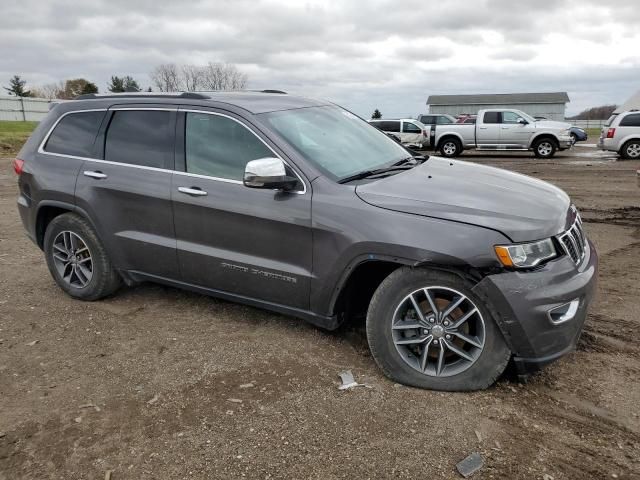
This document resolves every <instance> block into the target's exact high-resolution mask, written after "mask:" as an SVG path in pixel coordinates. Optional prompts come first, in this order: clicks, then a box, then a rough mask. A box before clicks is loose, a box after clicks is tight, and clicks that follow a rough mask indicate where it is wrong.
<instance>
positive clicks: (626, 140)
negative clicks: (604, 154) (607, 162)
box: [618, 135, 640, 155]
mask: <svg viewBox="0 0 640 480" xmlns="http://www.w3.org/2000/svg"><path fill="white" fill-rule="evenodd" d="M629 142H640V136H638V135H629V136H627V137H625V138H623V139H622V140H620V148H618V154H619V155H622V154H623V151H624V147H626V146H627V143H629Z"/></svg>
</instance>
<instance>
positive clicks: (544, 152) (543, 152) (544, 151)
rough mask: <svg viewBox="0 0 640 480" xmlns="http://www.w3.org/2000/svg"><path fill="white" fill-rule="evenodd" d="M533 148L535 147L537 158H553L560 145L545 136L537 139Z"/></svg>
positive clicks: (534, 152)
mask: <svg viewBox="0 0 640 480" xmlns="http://www.w3.org/2000/svg"><path fill="white" fill-rule="evenodd" d="M532 148H533V154H534V155H535V156H536V157H537V158H551V157H553V156H554V155H555V154H556V150H557V149H558V145H557V144H556V142H555V141H554V140H553V139H551V138H549V137H543V138H540V139H538V140H536V141H535V142H534V143H533V146H532Z"/></svg>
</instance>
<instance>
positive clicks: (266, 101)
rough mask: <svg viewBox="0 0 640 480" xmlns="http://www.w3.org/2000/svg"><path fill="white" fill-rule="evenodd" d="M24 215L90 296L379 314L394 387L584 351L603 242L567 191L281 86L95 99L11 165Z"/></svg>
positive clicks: (65, 107)
mask: <svg viewBox="0 0 640 480" xmlns="http://www.w3.org/2000/svg"><path fill="white" fill-rule="evenodd" d="M14 166H15V170H16V172H17V173H18V174H19V198H18V209H19V211H20V215H21V217H22V221H23V223H24V226H25V228H26V230H27V233H28V235H29V237H30V238H31V239H32V240H33V241H34V242H36V243H37V245H38V246H39V247H40V248H41V249H42V250H43V251H44V256H45V259H46V262H47V265H48V267H49V270H50V271H51V275H52V276H53V278H54V280H55V281H56V282H57V284H58V285H59V286H60V288H61V289H62V290H64V291H65V292H66V293H68V294H69V295H71V296H72V297H74V298H78V299H81V300H97V299H100V298H102V297H105V296H107V295H110V294H113V293H114V292H115V291H116V290H117V289H118V288H119V286H120V285H121V284H122V283H123V282H124V283H125V284H127V285H133V284H135V283H137V282H142V281H152V282H159V283H163V284H166V285H172V286H175V287H180V288H186V289H189V290H193V291H196V292H201V293H205V294H209V295H213V296H216V297H221V298H224V299H228V300H232V301H236V302H242V303H245V304H249V305H254V306H258V307H263V308H266V309H269V310H273V311H276V312H280V313H283V314H287V315H292V316H295V317H299V318H301V319H304V320H307V321H309V322H311V323H313V324H315V325H318V326H320V327H322V328H325V329H335V328H337V327H338V326H339V325H340V324H341V323H342V322H344V321H345V320H347V319H350V318H357V317H358V316H359V315H360V316H361V318H362V317H364V316H365V315H366V326H367V336H368V341H369V345H370V348H371V352H372V354H373V357H374V359H375V361H376V362H377V363H378V365H379V366H380V367H381V369H382V370H383V371H384V373H385V374H386V375H387V376H389V377H390V378H392V379H393V380H395V381H397V382H401V383H404V384H407V385H413V386H418V387H423V388H432V389H440V390H473V389H481V388H485V387H488V386H489V385H491V384H492V383H493V382H494V381H495V380H496V378H497V377H498V376H499V375H500V374H501V373H502V372H503V370H504V369H505V366H506V365H507V363H508V361H509V360H510V359H511V358H513V359H514V362H515V365H516V367H517V368H518V369H519V371H520V372H521V373H523V374H524V373H526V372H529V371H532V370H535V369H536V368H538V367H540V366H541V365H544V364H546V363H548V362H550V361H552V360H554V359H556V358H558V357H560V356H561V355H563V354H565V353H567V352H569V351H570V350H571V349H572V348H574V346H575V344H576V341H577V339H578V337H579V335H580V331H581V329H582V324H583V322H584V320H585V317H586V313H587V307H588V305H589V303H590V301H591V299H592V297H593V295H594V290H595V284H596V276H597V255H596V252H595V249H594V248H593V245H592V244H591V242H590V241H589V240H587V238H586V237H585V234H584V231H583V229H582V224H581V220H580V217H579V215H578V213H577V211H576V209H575V208H574V207H573V206H572V205H571V203H570V201H569V197H568V196H567V195H566V194H565V193H564V192H562V191H561V190H559V189H558V188H556V187H554V186H552V185H550V184H548V183H545V182H542V181H540V180H536V179H533V178H529V177H526V176H523V175H518V174H515V173H511V172H508V171H504V170H500V169H495V168H490V167H486V166H481V165H476V164H471V163H466V162H461V161H457V160H448V159H447V160H445V159H442V158H437V157H430V158H426V157H422V156H417V155H416V154H412V153H411V152H410V151H408V150H406V149H405V148H403V147H402V146H400V145H398V144H397V143H396V142H394V141H393V140H391V139H389V138H388V137H387V136H386V135H384V133H382V132H380V131H379V130H378V129H376V128H375V127H372V126H371V125H369V124H368V123H367V122H366V121H364V120H362V119H360V118H358V117H357V116H355V115H353V114H352V113H350V112H348V111H346V110H344V109H342V108H340V107H338V106H336V105H333V104H331V103H327V102H320V101H316V100H311V99H307V98H300V97H295V96H291V95H286V94H282V93H275V92H268V93H266V92H226V93H223V92H217V93H210V94H208V93H202V94H200V93H176V94H165V95H162V94H148V95H141V94H137V95H136V94H122V95H108V96H100V95H89V96H83V97H79V99H77V100H75V101H71V102H67V103H61V104H59V105H56V106H55V107H54V108H53V109H52V110H51V112H50V113H49V115H48V116H47V117H46V118H45V119H44V120H43V121H42V122H41V123H40V125H39V126H38V128H37V129H36V131H35V132H34V133H33V135H32V136H31V138H30V139H29V140H28V142H27V143H26V144H25V146H24V147H23V148H22V150H21V151H20V153H19V155H18V158H17V159H16V160H15V163H14Z"/></svg>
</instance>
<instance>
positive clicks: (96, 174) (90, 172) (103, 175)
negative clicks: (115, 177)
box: [83, 170, 107, 180]
mask: <svg viewBox="0 0 640 480" xmlns="http://www.w3.org/2000/svg"><path fill="white" fill-rule="evenodd" d="M83 173H84V176H85V177H91V178H95V179H97V180H102V179H103V178H107V174H106V173H102V172H97V171H95V172H94V171H93V170H85V171H84V172H83Z"/></svg>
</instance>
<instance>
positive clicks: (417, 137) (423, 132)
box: [369, 118, 429, 148]
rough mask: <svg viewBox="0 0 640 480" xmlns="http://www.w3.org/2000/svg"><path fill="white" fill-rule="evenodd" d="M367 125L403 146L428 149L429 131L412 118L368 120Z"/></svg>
mask: <svg viewBox="0 0 640 480" xmlns="http://www.w3.org/2000/svg"><path fill="white" fill-rule="evenodd" d="M369 123H370V124H371V125H373V126H374V127H376V128H378V129H380V130H382V131H383V132H385V133H387V134H389V135H390V136H392V137H395V138H396V139H397V140H398V141H399V142H400V143H401V144H402V145H404V146H407V147H414V148H427V147H429V129H428V127H426V126H425V125H424V124H423V123H421V122H419V121H418V120H414V119H412V118H400V119H384V120H382V119H377V120H369Z"/></svg>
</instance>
